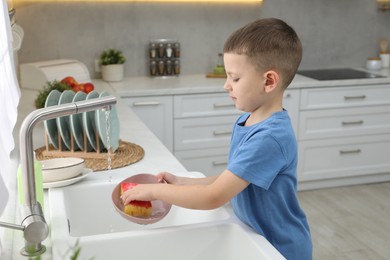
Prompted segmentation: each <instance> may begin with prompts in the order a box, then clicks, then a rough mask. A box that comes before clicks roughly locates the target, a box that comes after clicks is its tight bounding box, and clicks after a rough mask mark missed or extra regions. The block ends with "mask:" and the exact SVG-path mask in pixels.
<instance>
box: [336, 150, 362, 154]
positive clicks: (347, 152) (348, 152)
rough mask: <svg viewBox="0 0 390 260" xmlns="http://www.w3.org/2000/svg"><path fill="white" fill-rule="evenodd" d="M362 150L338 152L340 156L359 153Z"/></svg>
mask: <svg viewBox="0 0 390 260" xmlns="http://www.w3.org/2000/svg"><path fill="white" fill-rule="evenodd" d="M361 151H362V150H360V149H354V150H340V154H351V153H360V152H361Z"/></svg>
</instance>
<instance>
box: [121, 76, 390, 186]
mask: <svg viewBox="0 0 390 260" xmlns="http://www.w3.org/2000/svg"><path fill="white" fill-rule="evenodd" d="M125 100H126V102H127V104H128V105H129V106H130V107H131V108H132V109H133V110H134V111H135V112H136V113H137V114H138V116H139V117H140V118H141V120H143V121H144V122H145V124H146V125H147V126H148V127H149V128H150V129H151V130H152V131H153V132H154V133H155V134H156V136H157V137H158V138H159V139H160V140H161V141H162V142H163V143H164V144H165V145H166V147H168V149H170V150H171V151H172V152H173V153H174V155H175V156H176V157H177V158H178V159H179V161H180V162H181V163H182V164H183V165H184V166H185V167H186V169H187V170H189V171H200V172H202V173H204V174H205V175H208V176H210V175H215V174H219V173H221V172H222V171H223V170H224V169H225V168H226V165H227V158H228V153H229V145H230V138H231V131H232V127H233V123H234V122H235V120H236V119H237V117H238V115H239V114H240V113H242V112H240V111H238V110H237V109H236V108H235V106H234V103H233V102H232V101H231V99H230V98H229V96H228V95H227V94H226V93H222V92H214V93H208V94H192V93H188V94H172V95H165V96H144V97H134V98H125ZM283 107H284V108H286V109H287V110H288V113H289V115H290V118H291V122H292V125H293V128H294V131H295V133H296V135H297V140H298V182H299V189H301V190H302V189H313V188H321V187H329V186H339V185H349V184H357V183H368V182H375V181H386V180H390V160H389V154H390V86H388V85H387V84H373V85H361V86H339V87H338V86H332V87H326V86H324V87H313V88H308V87H305V88H292V89H288V90H286V91H285V94H284V97H283Z"/></svg>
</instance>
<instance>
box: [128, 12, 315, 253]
mask: <svg viewBox="0 0 390 260" xmlns="http://www.w3.org/2000/svg"><path fill="white" fill-rule="evenodd" d="M301 57H302V46H301V42H300V40H299V38H298V36H297V34H296V33H295V31H294V30H293V29H292V28H291V27H290V26H288V25H287V24H286V23H285V22H283V21H281V20H278V19H259V20H256V21H254V22H252V23H249V24H248V25H246V26H244V27H242V28H240V29H238V30H237V31H236V32H234V33H233V34H232V35H231V36H230V37H229V38H228V39H227V41H226V43H225V46H224V62H225V70H226V74H227V80H226V83H225V85H224V89H225V90H226V91H227V92H228V93H229V96H230V97H231V98H232V100H233V101H234V103H235V106H236V108H237V109H239V110H242V111H244V112H246V113H244V114H243V115H241V116H240V117H239V118H238V120H237V121H236V123H235V124H234V126H233V134H232V139H231V147H230V152H229V160H228V165H227V168H226V169H225V170H224V171H223V172H222V173H221V174H220V175H218V176H213V177H206V178H200V179H192V178H185V177H177V176H174V175H172V174H170V173H160V174H159V175H158V177H159V179H160V180H162V179H164V180H165V181H166V182H167V183H169V185H139V186H137V187H135V188H133V189H131V190H129V191H128V192H126V193H124V195H123V196H122V200H123V201H124V203H125V204H127V203H129V202H130V201H132V200H155V199H159V200H164V201H166V202H168V203H171V204H174V205H178V206H181V207H186V208H192V209H213V208H217V207H220V206H222V205H224V204H225V203H227V202H228V201H231V204H232V207H233V209H234V212H235V214H236V215H237V216H238V217H239V218H240V219H241V220H242V221H243V222H244V223H246V224H247V225H249V226H250V227H252V228H253V229H254V230H255V231H256V232H257V233H259V234H261V235H263V236H264V237H265V238H267V240H268V241H269V242H270V243H271V244H272V245H273V246H274V247H275V248H276V249H277V250H278V251H279V252H280V253H281V254H282V255H283V256H284V257H286V258H287V259H288V260H293V259H299V260H305V259H312V243H311V237H310V231H309V226H308V223H307V220H306V216H305V214H304V212H303V211H302V210H301V208H300V206H299V203H298V199H297V196H296V192H297V173H296V170H297V143H296V139H295V135H294V132H293V130H292V126H291V122H290V118H289V116H288V113H287V111H286V110H284V109H283V107H282V99H283V93H284V90H285V89H286V88H287V87H288V85H289V84H290V82H291V81H292V79H293V78H294V76H295V73H296V71H297V69H298V66H299V64H300V61H301Z"/></svg>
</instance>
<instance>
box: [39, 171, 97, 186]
mask: <svg viewBox="0 0 390 260" xmlns="http://www.w3.org/2000/svg"><path fill="white" fill-rule="evenodd" d="M91 172H92V169H90V168H84V169H83V172H82V173H80V175H78V176H76V177H74V178H70V179H67V180H62V181H53V182H44V183H43V188H44V189H49V188H58V187H64V186H68V185H71V184H73V183H76V182H79V181H81V180H82V179H84V178H85V177H87V176H88V174H90V173H91Z"/></svg>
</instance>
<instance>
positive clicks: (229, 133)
mask: <svg viewBox="0 0 390 260" xmlns="http://www.w3.org/2000/svg"><path fill="white" fill-rule="evenodd" d="M213 134H214V135H215V136H218V135H231V134H232V131H214V132H213Z"/></svg>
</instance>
